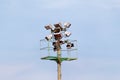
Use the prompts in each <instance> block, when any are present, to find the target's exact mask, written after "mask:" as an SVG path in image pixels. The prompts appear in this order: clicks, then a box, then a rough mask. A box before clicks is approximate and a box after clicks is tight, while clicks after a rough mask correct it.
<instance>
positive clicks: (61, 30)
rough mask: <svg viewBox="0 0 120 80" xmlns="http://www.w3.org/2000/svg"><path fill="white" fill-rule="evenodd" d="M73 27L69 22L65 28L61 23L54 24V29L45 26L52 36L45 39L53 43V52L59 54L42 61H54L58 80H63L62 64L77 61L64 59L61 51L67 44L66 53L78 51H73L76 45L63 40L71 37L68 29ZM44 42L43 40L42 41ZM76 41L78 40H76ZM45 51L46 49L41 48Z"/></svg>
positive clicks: (50, 26) (65, 24)
mask: <svg viewBox="0 0 120 80" xmlns="http://www.w3.org/2000/svg"><path fill="white" fill-rule="evenodd" d="M70 26H71V24H70V23H69V22H66V23H64V26H62V24H61V23H57V24H54V27H53V26H52V25H51V24H49V25H47V26H45V28H46V30H50V31H51V34H50V35H48V36H46V37H45V40H46V41H48V42H51V44H52V50H53V51H54V52H56V53H57V55H56V56H50V55H49V56H46V57H42V58H41V59H42V60H52V61H55V62H56V63H57V72H58V80H61V63H62V62H63V61H72V60H76V59H77V58H71V57H62V56H61V55H62V54H61V51H63V49H62V45H63V44H65V45H66V46H65V47H66V51H68V52H69V51H72V50H77V49H72V48H73V47H74V43H73V42H71V41H70V40H68V39H67V40H63V38H66V37H69V36H70V35H71V32H68V31H67V29H68V28H69V27H70ZM41 41H42V40H41ZM74 41H76V40H74ZM47 48H49V46H48V47H47ZM42 49H45V48H41V50H42Z"/></svg>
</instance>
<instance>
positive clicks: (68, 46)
mask: <svg viewBox="0 0 120 80" xmlns="http://www.w3.org/2000/svg"><path fill="white" fill-rule="evenodd" d="M66 47H67V49H71V47H74V44H73V43H67V45H66Z"/></svg>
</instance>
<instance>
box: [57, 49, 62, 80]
mask: <svg viewBox="0 0 120 80" xmlns="http://www.w3.org/2000/svg"><path fill="white" fill-rule="evenodd" d="M57 57H58V61H57V71H58V80H61V60H60V58H61V51H60V50H58V51H57Z"/></svg>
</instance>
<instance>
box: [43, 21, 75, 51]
mask: <svg viewBox="0 0 120 80" xmlns="http://www.w3.org/2000/svg"><path fill="white" fill-rule="evenodd" d="M70 26H71V24H70V23H69V22H66V23H64V25H63V26H62V24H61V23H57V24H54V27H53V26H52V25H51V24H49V25H46V26H45V29H46V30H50V31H51V34H50V35H48V36H46V37H45V39H46V40H47V41H50V40H53V42H52V45H53V47H54V48H53V50H54V51H57V50H60V49H61V45H62V44H65V43H66V44H67V45H66V47H67V49H71V48H72V47H74V44H73V43H71V42H70V41H69V40H64V41H63V40H61V39H62V38H63V37H65V38H66V37H69V36H70V35H71V32H68V31H67V29H68V28H70Z"/></svg>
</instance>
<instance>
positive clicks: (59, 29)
mask: <svg viewBox="0 0 120 80" xmlns="http://www.w3.org/2000/svg"><path fill="white" fill-rule="evenodd" d="M60 31H61V28H60V27H55V29H54V30H53V32H54V33H59V32H60Z"/></svg>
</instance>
